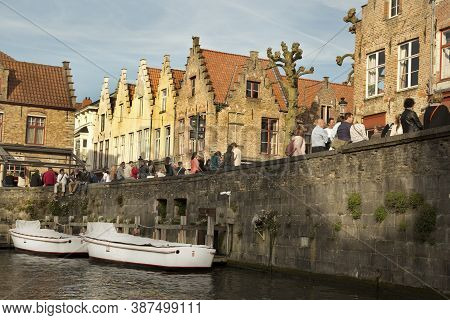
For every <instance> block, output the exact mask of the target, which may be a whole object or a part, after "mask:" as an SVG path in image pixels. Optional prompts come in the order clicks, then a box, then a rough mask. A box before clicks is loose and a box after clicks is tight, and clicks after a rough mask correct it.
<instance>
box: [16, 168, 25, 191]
mask: <svg viewBox="0 0 450 320" xmlns="http://www.w3.org/2000/svg"><path fill="white" fill-rule="evenodd" d="M17 186H18V187H20V188H25V187H27V181H26V180H25V172H21V173H20V174H19V177H18V179H17Z"/></svg>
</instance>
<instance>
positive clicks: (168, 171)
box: [164, 157, 175, 177]
mask: <svg viewBox="0 0 450 320" xmlns="http://www.w3.org/2000/svg"><path fill="white" fill-rule="evenodd" d="M164 168H165V169H166V176H167V177H172V176H174V175H175V174H174V172H173V165H172V159H170V157H166V158H165V159H164Z"/></svg>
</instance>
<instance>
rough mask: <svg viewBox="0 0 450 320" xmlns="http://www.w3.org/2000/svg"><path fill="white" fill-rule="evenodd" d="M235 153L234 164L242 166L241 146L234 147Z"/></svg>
mask: <svg viewBox="0 0 450 320" xmlns="http://www.w3.org/2000/svg"><path fill="white" fill-rule="evenodd" d="M233 154H234V166H235V167H237V166H240V165H241V159H242V152H241V149H239V148H237V147H236V148H234V149H233Z"/></svg>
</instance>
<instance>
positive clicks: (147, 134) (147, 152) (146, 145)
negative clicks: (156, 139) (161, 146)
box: [144, 129, 150, 159]
mask: <svg viewBox="0 0 450 320" xmlns="http://www.w3.org/2000/svg"><path fill="white" fill-rule="evenodd" d="M149 139H150V129H144V148H145V154H144V159H149V158H150V142H149Z"/></svg>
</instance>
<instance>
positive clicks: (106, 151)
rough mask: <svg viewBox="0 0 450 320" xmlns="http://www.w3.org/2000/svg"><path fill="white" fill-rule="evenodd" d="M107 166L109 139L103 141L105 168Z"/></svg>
mask: <svg viewBox="0 0 450 320" xmlns="http://www.w3.org/2000/svg"><path fill="white" fill-rule="evenodd" d="M108 167H109V140H106V141H105V168H108Z"/></svg>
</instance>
